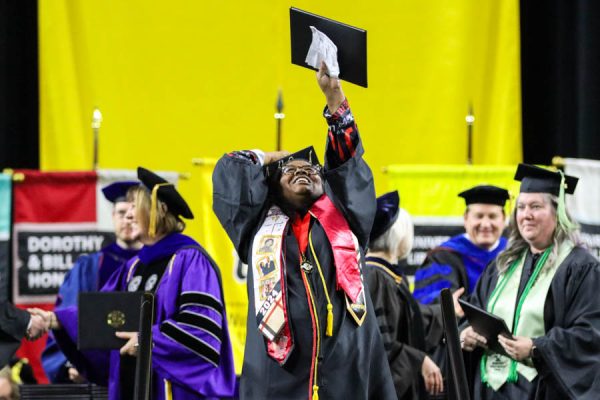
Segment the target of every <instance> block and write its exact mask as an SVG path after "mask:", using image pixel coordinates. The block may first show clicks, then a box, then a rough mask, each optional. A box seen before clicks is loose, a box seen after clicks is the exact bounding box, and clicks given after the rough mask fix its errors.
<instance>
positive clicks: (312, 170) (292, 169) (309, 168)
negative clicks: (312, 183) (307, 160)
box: [281, 165, 321, 175]
mask: <svg viewBox="0 0 600 400" xmlns="http://www.w3.org/2000/svg"><path fill="white" fill-rule="evenodd" d="M320 171H321V166H319V165H306V166H303V167H296V166H293V165H286V166H284V167H283V168H281V172H282V173H283V174H284V175H296V174H297V173H299V172H302V173H304V174H306V175H317V174H318V173H319V172H320Z"/></svg>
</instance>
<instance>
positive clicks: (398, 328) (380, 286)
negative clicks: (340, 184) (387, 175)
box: [365, 191, 464, 399]
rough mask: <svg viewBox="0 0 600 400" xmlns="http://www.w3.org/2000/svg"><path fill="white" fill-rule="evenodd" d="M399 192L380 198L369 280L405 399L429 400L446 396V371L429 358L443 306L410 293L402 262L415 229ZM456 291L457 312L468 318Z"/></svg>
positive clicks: (438, 334) (395, 376)
mask: <svg viewBox="0 0 600 400" xmlns="http://www.w3.org/2000/svg"><path fill="white" fill-rule="evenodd" d="M399 206H400V197H399V195H398V192H397V191H394V192H390V193H386V194H384V195H382V196H380V197H378V198H377V212H376V214H375V222H374V223H373V229H372V230H371V237H370V240H369V251H368V252H367V257H366V268H365V280H366V282H367V286H368V288H369V292H370V294H371V299H372V301H373V306H374V307H375V315H377V322H378V323H379V329H380V331H381V334H382V337H383V343H384V346H385V350H386V353H387V357H388V361H389V363H390V370H391V372H392V378H393V379H394V386H395V388H396V394H397V395H398V398H399V399H427V398H429V397H428V393H429V394H431V395H440V394H441V393H443V391H444V383H443V377H442V371H441V370H440V367H439V366H438V365H436V363H435V362H434V361H433V360H432V358H431V357H430V356H429V355H428V353H429V352H432V351H433V349H434V348H436V347H437V346H439V345H440V342H441V339H442V335H443V328H444V327H443V321H442V314H441V307H440V305H439V304H433V305H422V304H419V302H418V301H417V300H416V299H415V298H414V297H413V295H412V294H411V292H410V288H409V285H408V280H407V278H406V276H405V275H404V273H403V271H402V267H401V266H400V264H399V263H400V261H401V260H403V259H405V258H406V257H407V256H408V254H409V253H410V251H411V248H412V242H413V238H414V228H413V224H412V221H411V218H410V215H409V214H408V213H407V212H406V210H404V209H401V208H400V207H399ZM463 292H464V289H459V290H457V291H456V292H455V294H454V298H455V300H454V301H455V309H456V312H457V314H458V315H462V309H460V306H459V305H458V301H457V299H458V297H459V296H460V295H461V294H462V293H463Z"/></svg>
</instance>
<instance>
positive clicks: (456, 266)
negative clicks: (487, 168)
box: [413, 185, 509, 304]
mask: <svg viewBox="0 0 600 400" xmlns="http://www.w3.org/2000/svg"><path fill="white" fill-rule="evenodd" d="M458 195H459V196H460V197H462V198H464V199H465V203H466V206H467V208H466V210H465V213H464V227H465V233H464V234H461V235H457V236H453V237H451V238H450V239H449V240H447V241H445V242H444V243H442V244H441V245H439V246H438V247H436V248H434V249H432V250H431V251H430V252H429V253H428V254H427V257H426V258H425V260H424V261H423V263H422V264H421V266H420V267H419V268H418V269H417V272H416V273H415V290H414V293H413V294H414V296H415V298H416V299H417V300H419V301H420V302H421V303H423V304H431V303H434V302H437V301H438V300H439V296H440V292H441V291H442V289H445V288H449V289H450V290H451V291H455V290H457V289H459V288H465V292H466V294H467V295H468V294H470V293H471V292H472V291H473V289H474V288H475V284H476V283H477V279H479V276H481V273H482V272H483V270H484V269H485V267H486V266H487V265H488V264H489V263H490V262H491V261H492V260H494V259H495V258H496V256H497V255H498V254H499V253H500V252H501V251H502V250H503V249H504V248H505V247H506V243H507V241H506V238H504V237H502V232H503V231H504V223H505V219H506V215H505V213H504V205H505V203H506V200H508V198H509V194H508V191H507V190H506V189H502V188H499V187H496V186H490V185H479V186H475V187H472V188H471V189H468V190H465V191H463V192H461V193H459V194H458Z"/></svg>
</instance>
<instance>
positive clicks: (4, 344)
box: [0, 301, 50, 368]
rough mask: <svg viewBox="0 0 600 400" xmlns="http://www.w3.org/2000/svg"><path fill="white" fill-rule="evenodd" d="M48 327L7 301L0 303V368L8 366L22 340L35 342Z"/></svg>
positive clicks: (44, 322) (39, 319) (41, 319)
mask: <svg viewBox="0 0 600 400" xmlns="http://www.w3.org/2000/svg"><path fill="white" fill-rule="evenodd" d="M49 327H50V326H49V324H48V322H47V321H45V320H44V319H43V318H42V317H40V316H38V315H31V314H30V313H28V312H27V311H25V310H22V309H20V308H17V307H15V306H14V305H13V304H11V303H9V302H7V301H2V302H0V368H2V367H4V366H6V365H8V364H9V362H10V361H11V358H12V357H13V354H14V353H15V352H16V351H17V349H18V348H19V346H20V345H21V340H22V339H23V338H27V339H28V340H37V339H39V338H40V337H42V335H43V334H45V333H46V332H47V331H48V329H49Z"/></svg>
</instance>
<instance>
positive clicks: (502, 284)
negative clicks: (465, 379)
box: [481, 241, 573, 391]
mask: <svg viewBox="0 0 600 400" xmlns="http://www.w3.org/2000/svg"><path fill="white" fill-rule="evenodd" d="M572 249H573V244H572V243H570V242H568V241H567V242H565V243H563V244H562V245H561V246H560V247H559V249H558V255H557V258H556V261H555V262H554V263H553V264H552V265H548V266H547V267H546V268H544V264H545V263H546V260H547V259H548V255H549V254H550V252H551V251H552V247H549V248H547V249H546V250H545V251H544V252H543V253H542V255H541V256H540V258H539V260H538V261H537V263H536V265H535V269H534V271H533V273H532V274H531V277H530V278H529V281H528V282H527V285H526V286H525V289H524V290H523V294H522V295H521V297H520V298H519V302H518V303H517V302H516V299H517V294H518V292H519V284H520V282H521V274H522V272H523V264H524V263H525V257H526V255H527V250H526V251H524V252H523V255H522V256H521V257H520V258H519V259H518V260H516V261H515V262H514V263H512V265H511V266H510V267H509V268H508V269H507V270H506V271H505V272H504V273H502V274H500V275H499V277H498V283H497V284H496V287H495V289H494V291H493V292H492V294H491V296H490V299H489V301H488V305H487V310H488V311H489V312H491V313H493V314H495V315H497V316H499V317H501V318H502V319H504V321H506V325H507V326H509V327H510V326H512V327H513V335H516V336H525V337H530V338H536V337H539V336H543V335H544V334H545V333H546V332H545V329H544V304H545V302H546V297H547V295H548V290H549V289H550V284H551V283H552V279H553V278H554V274H555V273H556V270H557V269H558V267H559V266H560V264H561V263H562V262H563V261H564V259H565V258H566V257H567V256H568V255H569V253H570V252H571V250H572ZM515 304H516V311H515ZM515 316H516V319H515V320H514V321H513V318H515ZM521 320H524V321H526V323H523V324H520V323H519V322H520V321H521ZM523 361H525V362H527V364H528V365H526V364H524V363H523V362H517V361H516V360H513V359H512V358H509V357H506V356H504V355H501V354H498V353H494V352H490V351H486V352H485V353H484V355H483V357H482V359H481V380H482V382H484V383H487V384H488V386H490V387H491V388H492V389H494V390H496V391H497V390H498V389H499V388H500V387H501V386H502V385H503V384H504V383H505V382H510V383H514V382H516V381H517V378H518V375H517V372H518V373H519V374H521V375H523V376H524V377H525V378H526V379H527V380H528V381H530V382H531V381H532V380H533V379H534V378H535V377H536V376H537V370H536V369H535V367H533V364H532V363H531V360H530V359H527V360H523Z"/></svg>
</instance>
